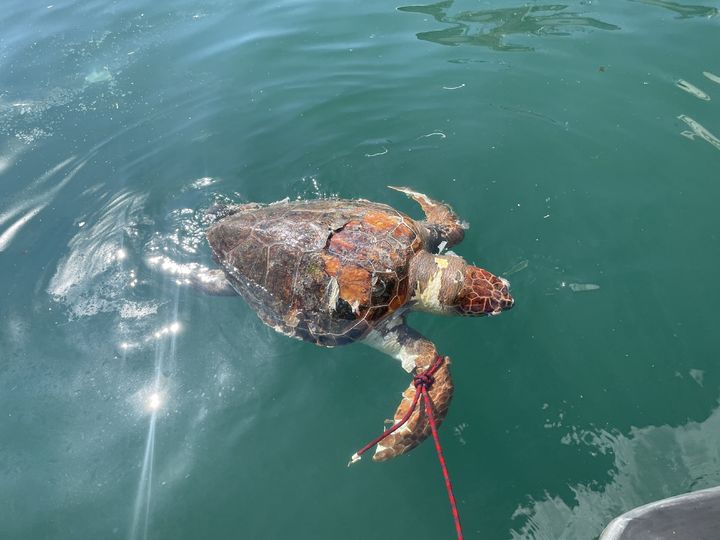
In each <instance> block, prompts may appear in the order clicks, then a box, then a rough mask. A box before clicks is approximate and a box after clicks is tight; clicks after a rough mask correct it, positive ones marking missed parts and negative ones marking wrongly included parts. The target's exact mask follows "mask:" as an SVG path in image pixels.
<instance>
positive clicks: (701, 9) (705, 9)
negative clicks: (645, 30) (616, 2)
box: [631, 0, 718, 19]
mask: <svg viewBox="0 0 720 540" xmlns="http://www.w3.org/2000/svg"><path fill="white" fill-rule="evenodd" d="M631 1H632V2H639V3H641V4H648V5H650V6H657V7H661V8H665V9H668V10H670V11H674V12H675V13H677V14H678V16H677V17H676V18H678V19H688V18H690V17H714V16H715V15H717V14H718V10H717V8H714V7H709V6H693V5H687V4H679V3H678V2H669V1H668V0H631Z"/></svg>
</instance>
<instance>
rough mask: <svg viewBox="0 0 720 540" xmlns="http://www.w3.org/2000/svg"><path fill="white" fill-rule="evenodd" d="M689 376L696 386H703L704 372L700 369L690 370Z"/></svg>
mask: <svg viewBox="0 0 720 540" xmlns="http://www.w3.org/2000/svg"><path fill="white" fill-rule="evenodd" d="M690 376H691V377H692V378H693V379H694V380H695V382H696V383H698V385H700V386H702V385H703V379H704V378H705V372H704V371H703V370H702V369H691V370H690Z"/></svg>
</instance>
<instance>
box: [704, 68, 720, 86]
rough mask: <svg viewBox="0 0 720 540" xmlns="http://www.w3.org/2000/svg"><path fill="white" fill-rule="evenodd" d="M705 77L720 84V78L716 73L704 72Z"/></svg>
mask: <svg viewBox="0 0 720 540" xmlns="http://www.w3.org/2000/svg"><path fill="white" fill-rule="evenodd" d="M703 75H705V77H707V78H708V79H710V80H711V81H712V82H714V83H718V84H720V76H718V75H715V74H714V73H710V72H709V71H703Z"/></svg>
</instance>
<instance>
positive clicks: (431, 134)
mask: <svg viewBox="0 0 720 540" xmlns="http://www.w3.org/2000/svg"><path fill="white" fill-rule="evenodd" d="M427 137H440V138H442V139H446V138H447V135H445V134H444V133H443V132H442V131H433V132H432V133H428V134H427V135H421V136H420V137H419V138H422V139H424V138H427Z"/></svg>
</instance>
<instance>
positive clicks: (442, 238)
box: [388, 186, 468, 253]
mask: <svg viewBox="0 0 720 540" xmlns="http://www.w3.org/2000/svg"><path fill="white" fill-rule="evenodd" d="M388 187H389V188H390V189H394V190H395V191H399V192H401V193H404V194H405V195H407V196H408V197H410V198H411V199H412V200H414V201H415V202H416V203H418V204H419V205H420V206H421V207H422V209H423V212H425V216H426V217H427V220H426V221H420V222H419V224H420V225H422V226H423V227H424V228H425V229H426V230H427V232H428V237H427V238H425V249H427V250H428V251H429V252H431V253H439V252H441V251H442V250H443V249H445V248H450V247H452V246H454V245H456V244H459V243H460V242H462V239H463V238H464V237H465V229H467V227H468V226H467V224H466V223H464V222H462V221H460V219H459V218H458V217H457V215H456V214H455V212H453V211H452V208H450V207H449V206H448V205H447V204H444V203H441V202H438V201H435V200H433V199H431V198H430V197H428V196H427V195H424V194H423V193H418V192H417V191H413V190H412V189H410V188H406V187H396V186H388Z"/></svg>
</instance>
